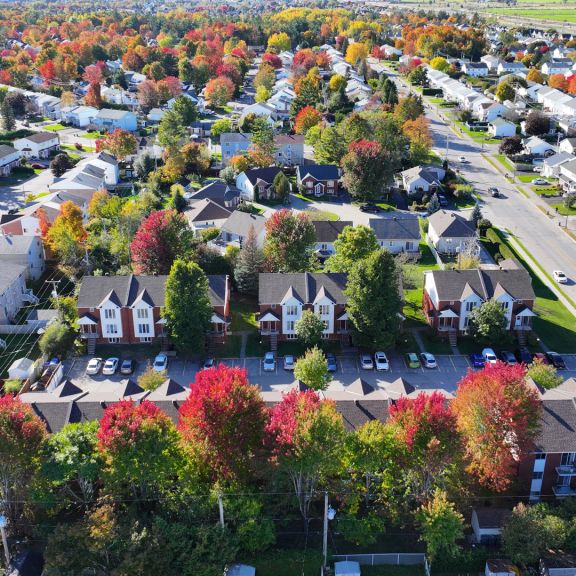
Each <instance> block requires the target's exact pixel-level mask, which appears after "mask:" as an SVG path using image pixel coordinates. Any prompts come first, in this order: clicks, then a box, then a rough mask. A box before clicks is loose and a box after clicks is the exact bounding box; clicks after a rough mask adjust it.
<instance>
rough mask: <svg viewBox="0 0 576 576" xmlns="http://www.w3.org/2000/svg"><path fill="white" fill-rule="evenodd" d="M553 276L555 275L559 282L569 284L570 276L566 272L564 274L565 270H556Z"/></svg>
mask: <svg viewBox="0 0 576 576" xmlns="http://www.w3.org/2000/svg"><path fill="white" fill-rule="evenodd" d="M552 276H553V277H554V280H556V282H558V284H568V277H567V276H566V274H564V272H562V270H554V271H553V272H552Z"/></svg>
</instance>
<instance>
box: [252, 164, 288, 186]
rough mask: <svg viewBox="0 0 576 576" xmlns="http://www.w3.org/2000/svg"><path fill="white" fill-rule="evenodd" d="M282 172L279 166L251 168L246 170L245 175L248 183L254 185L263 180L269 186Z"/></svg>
mask: <svg viewBox="0 0 576 576" xmlns="http://www.w3.org/2000/svg"><path fill="white" fill-rule="evenodd" d="M280 172H282V170H281V169H280V168H278V166H268V167H267V168H251V169H250V170H246V172H244V174H245V175H246V178H248V181H249V182H250V183H251V184H252V185H254V184H256V182H257V181H258V180H262V181H264V182H266V183H267V184H272V182H273V181H274V178H275V177H276V175H277V174H279V173H280Z"/></svg>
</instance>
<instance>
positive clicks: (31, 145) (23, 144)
mask: <svg viewBox="0 0 576 576" xmlns="http://www.w3.org/2000/svg"><path fill="white" fill-rule="evenodd" d="M13 145H14V148H16V150H19V151H20V152H21V154H22V156H24V158H48V157H49V156H50V154H51V153H52V152H56V151H57V150H59V149H60V138H59V137H58V133H57V132H36V133H35V134H31V135H30V136H25V137H24V138H18V140H14V142H13Z"/></svg>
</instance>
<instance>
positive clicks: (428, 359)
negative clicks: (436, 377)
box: [420, 352, 438, 368]
mask: <svg viewBox="0 0 576 576" xmlns="http://www.w3.org/2000/svg"><path fill="white" fill-rule="evenodd" d="M420 361H421V362H422V366H424V368H438V364H437V363H436V358H434V354H430V352H422V353H421V354H420Z"/></svg>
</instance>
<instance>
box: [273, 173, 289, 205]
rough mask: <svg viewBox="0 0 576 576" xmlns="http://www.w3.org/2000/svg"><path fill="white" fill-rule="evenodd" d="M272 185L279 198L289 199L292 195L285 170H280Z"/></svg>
mask: <svg viewBox="0 0 576 576" xmlns="http://www.w3.org/2000/svg"><path fill="white" fill-rule="evenodd" d="M272 187H273V188H274V196H275V197H276V198H277V199H278V200H287V198H288V196H289V195H290V182H289V181H288V178H286V174H284V172H278V174H276V176H275V177H274V181H273V182H272Z"/></svg>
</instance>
